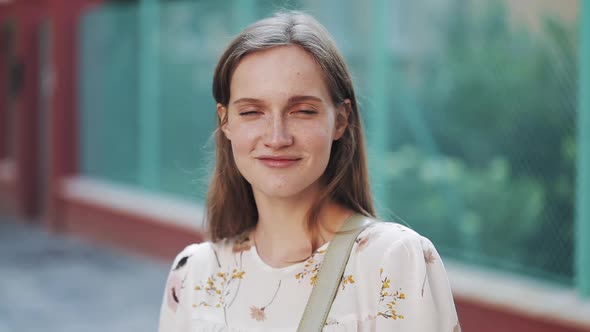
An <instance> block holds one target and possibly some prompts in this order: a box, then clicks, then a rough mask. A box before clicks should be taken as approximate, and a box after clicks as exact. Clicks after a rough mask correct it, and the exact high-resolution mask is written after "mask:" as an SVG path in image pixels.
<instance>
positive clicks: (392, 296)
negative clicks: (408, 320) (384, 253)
mask: <svg viewBox="0 0 590 332" xmlns="http://www.w3.org/2000/svg"><path fill="white" fill-rule="evenodd" d="M379 276H380V277H381V293H380V298H379V308H380V309H379V312H377V316H381V317H383V318H385V319H393V320H397V319H404V315H402V314H399V313H398V312H397V310H395V307H396V305H397V301H399V300H405V299H406V294H405V293H402V291H401V289H400V290H396V291H393V292H391V291H388V289H390V288H391V286H390V282H391V280H390V279H389V277H387V276H385V277H383V268H381V269H380V270H379Z"/></svg>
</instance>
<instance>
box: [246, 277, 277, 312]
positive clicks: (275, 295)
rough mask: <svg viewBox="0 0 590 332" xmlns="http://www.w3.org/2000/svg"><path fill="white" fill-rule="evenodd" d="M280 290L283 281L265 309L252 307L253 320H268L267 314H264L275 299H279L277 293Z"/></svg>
mask: <svg viewBox="0 0 590 332" xmlns="http://www.w3.org/2000/svg"><path fill="white" fill-rule="evenodd" d="M280 288H281V280H279V284H278V285H277V289H276V290H275V293H274V294H273V296H272V298H271V299H270V301H269V302H268V303H267V304H266V305H265V306H263V307H257V306H251V307H250V317H252V319H255V320H257V321H259V322H260V321H263V320H265V319H266V313H265V312H264V310H266V308H268V306H269V305H271V304H272V303H273V302H274V301H275V298H276V297H277V293H278V292H279V289H280Z"/></svg>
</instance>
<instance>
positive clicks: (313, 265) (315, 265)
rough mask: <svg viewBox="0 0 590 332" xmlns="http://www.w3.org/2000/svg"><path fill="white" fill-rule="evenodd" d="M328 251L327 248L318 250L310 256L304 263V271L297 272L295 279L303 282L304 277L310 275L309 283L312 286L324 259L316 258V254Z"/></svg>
mask: <svg viewBox="0 0 590 332" xmlns="http://www.w3.org/2000/svg"><path fill="white" fill-rule="evenodd" d="M325 253H326V250H318V251H316V252H315V253H314V254H313V255H312V256H311V257H310V258H308V259H307V260H306V261H305V264H304V265H303V271H301V272H299V273H297V274H295V279H296V280H297V281H299V282H302V281H303V280H304V279H306V278H307V277H309V284H310V285H311V286H313V285H315V283H316V281H317V278H318V273H319V272H320V266H321V265H322V260H321V259H319V260H316V259H315V258H316V255H323V254H325Z"/></svg>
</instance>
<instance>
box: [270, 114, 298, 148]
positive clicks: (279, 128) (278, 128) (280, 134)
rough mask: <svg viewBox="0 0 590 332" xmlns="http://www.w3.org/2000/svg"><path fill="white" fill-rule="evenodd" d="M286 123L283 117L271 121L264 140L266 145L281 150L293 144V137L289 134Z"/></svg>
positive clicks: (276, 117) (275, 117)
mask: <svg viewBox="0 0 590 332" xmlns="http://www.w3.org/2000/svg"><path fill="white" fill-rule="evenodd" d="M286 121H287V120H286V119H285V118H283V117H282V116H274V117H272V119H269V122H268V124H267V127H266V131H265V135H264V138H263V141H264V145H266V146H268V147H269V148H272V149H280V148H282V147H286V146H289V145H291V144H293V136H292V135H291V134H290V132H289V129H288V125H287V123H286Z"/></svg>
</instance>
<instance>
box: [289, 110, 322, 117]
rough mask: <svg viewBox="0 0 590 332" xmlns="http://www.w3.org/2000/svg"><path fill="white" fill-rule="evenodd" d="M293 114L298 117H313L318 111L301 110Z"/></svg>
mask: <svg viewBox="0 0 590 332" xmlns="http://www.w3.org/2000/svg"><path fill="white" fill-rule="evenodd" d="M294 113H295V114H298V115H307V116H309V115H315V114H317V113H318V111H316V110H311V109H301V110H296V111H294Z"/></svg>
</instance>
